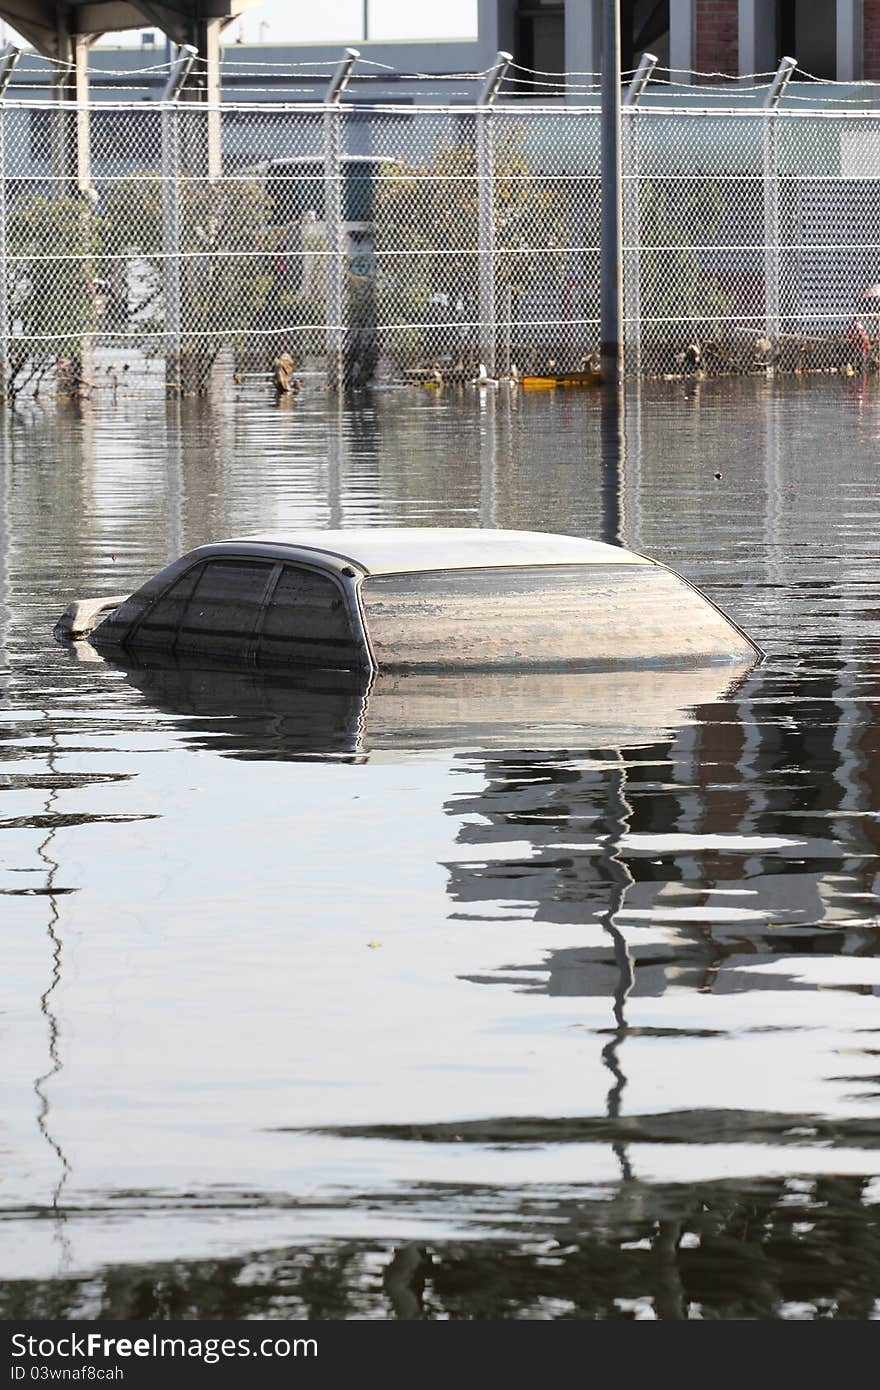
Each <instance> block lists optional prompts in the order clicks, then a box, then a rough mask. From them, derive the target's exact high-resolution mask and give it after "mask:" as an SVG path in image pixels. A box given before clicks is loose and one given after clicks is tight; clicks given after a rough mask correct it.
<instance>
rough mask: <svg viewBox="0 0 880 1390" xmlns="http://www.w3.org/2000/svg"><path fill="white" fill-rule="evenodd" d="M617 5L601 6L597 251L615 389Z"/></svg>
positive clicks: (607, 362) (608, 0) (609, 379)
mask: <svg viewBox="0 0 880 1390" xmlns="http://www.w3.org/2000/svg"><path fill="white" fill-rule="evenodd" d="M620 125H621V121H620V5H619V3H618V0H603V4H602V115H601V127H600V131H601V138H600V144H601V152H600V164H601V172H602V215H601V232H600V250H599V261H600V269H599V281H600V283H599V295H600V310H599V313H600V328H599V356H600V360H601V363H602V378H603V380H604V382H605V384H606V385H607V386H609V387H612V388H614V389H615V390H616V389H617V387H618V386H619V385H620V380H621V376H622V368H623V353H622V350H621V349H622V344H621V341H620V322H621V319H622V318H623V293H622V289H623V287H622V285H621V279H622V273H623V250H622V246H621V232H622V230H623V191H622V188H621V182H622V180H621V167H620Z"/></svg>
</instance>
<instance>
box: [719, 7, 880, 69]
mask: <svg viewBox="0 0 880 1390" xmlns="http://www.w3.org/2000/svg"><path fill="white" fill-rule="evenodd" d="M869 5H871V8H872V9H874V8H876V9H877V10H880V0H876V4H872V3H871V0H865V10H866V12H867V9H868V6H869ZM737 8H738V7H737V0H697V10H696V29H697V53H696V59H695V66H696V69H697V72H726V73H730V74H731V75H734V74H735V73H736V72H737V59H738V49H739V44H738V40H737ZM865 23H866V25H867V19H866V20H865ZM878 36H880V35H878Z"/></svg>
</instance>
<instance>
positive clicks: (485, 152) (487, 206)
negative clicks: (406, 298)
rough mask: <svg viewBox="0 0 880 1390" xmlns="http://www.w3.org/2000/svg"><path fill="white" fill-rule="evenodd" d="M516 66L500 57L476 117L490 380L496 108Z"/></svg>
mask: <svg viewBox="0 0 880 1390" xmlns="http://www.w3.org/2000/svg"><path fill="white" fill-rule="evenodd" d="M512 62H513V54H511V53H505V52H504V51H503V50H502V51H500V52H499V53H498V56H497V57H496V59H495V62H494V64H493V66H492V67H491V68H490V69H489V71H488V73H487V74H486V79H485V81H484V83H483V87H482V90H481V92H480V95H479V96H478V98H477V106H478V107H479V110H478V111H477V113H476V130H475V132H474V135H475V140H476V154H477V256H478V260H479V267H480V275H479V287H480V288H479V316H480V330H479V331H480V360H481V362H482V363H483V365H484V366H485V368H486V372H487V374H488V375H489V376H494V375H495V370H496V355H497V342H496V327H497V325H496V311H495V184H494V176H495V158H494V143H495V142H494V140H493V138H492V135H493V131H492V105H493V103H494V101H495V98H496V96H497V95H498V89H499V87H500V86H501V83H502V82H503V81H504V74H505V73H506V72H507V69H508V68H509V67H510V64H511V63H512Z"/></svg>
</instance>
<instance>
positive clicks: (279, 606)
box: [257, 565, 362, 667]
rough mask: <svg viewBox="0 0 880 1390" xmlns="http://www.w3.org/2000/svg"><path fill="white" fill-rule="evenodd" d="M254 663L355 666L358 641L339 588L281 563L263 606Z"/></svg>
mask: <svg viewBox="0 0 880 1390" xmlns="http://www.w3.org/2000/svg"><path fill="white" fill-rule="evenodd" d="M257 659H258V661H259V663H260V665H265V666H272V665H279V664H283V663H285V662H287V661H305V662H308V663H309V664H310V665H314V666H346V667H351V666H360V665H361V664H362V661H361V651H360V643H359V641H358V636H357V634H356V632H355V631H354V629H353V627H352V623H351V619H350V617H349V613H348V606H347V604H346V601H345V596H344V594H343V591H342V588H341V587H340V585H339V584H337V583H336V581H335V580H333V579H331V578H330V576H329V575H326V574H318V573H316V571H315V570H308V569H299V568H297V567H296V566H294V565H285V566H284V568H283V569H282V571H281V575H280V577H279V579H278V583H277V584H276V586H275V589H274V592H273V593H272V596H271V599H270V602H269V604H268V607H267V608H266V613H265V617H264V619H263V628H262V632H261V634H260V643H259V651H258V658H257Z"/></svg>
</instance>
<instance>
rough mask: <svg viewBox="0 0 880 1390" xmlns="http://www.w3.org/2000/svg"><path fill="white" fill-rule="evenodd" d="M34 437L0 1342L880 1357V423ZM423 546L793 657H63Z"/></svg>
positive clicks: (80, 427) (15, 534)
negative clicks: (633, 588)
mask: <svg viewBox="0 0 880 1390" xmlns="http://www.w3.org/2000/svg"><path fill="white" fill-rule="evenodd" d="M0 431H2V439H0V443H2V491H0V547H2V566H0V640H2V643H3V647H4V657H3V668H2V684H3V696H2V708H0V726H2V744H0V756H2V764H0V896H2V951H3V954H2V960H3V970H2V978H0V1046H2V1056H3V1062H2V1068H0V1218H2V1222H0V1315H2V1316H4V1317H6V1318H18V1317H36V1316H44V1317H56V1318H64V1317H71V1318H73V1317H89V1316H96V1317H97V1316H101V1317H170V1318H185V1317H217V1318H223V1317H237V1316H246V1317H295V1318H303V1317H312V1318H321V1317H337V1318H338V1317H360V1318H393V1317H425V1318H446V1317H454V1318H513V1319H525V1318H529V1319H531V1318H540V1319H554V1318H584V1317H586V1318H596V1317H599V1318H685V1317H688V1318H731V1317H737V1318H776V1317H779V1318H817V1317H832V1318H833V1317H843V1318H857V1319H867V1318H871V1317H877V1316H878V1315H880V1302H878V1300H880V1228H878V1212H880V951H878V947H880V910H878V903H880V900H878V886H880V885H878V878H877V875H878V867H880V864H878V852H880V825H878V816H880V747H878V744H880V714H878V709H880V707H878V700H880V669H878V659H880V571H878V557H880V525H878V520H880V515H878V513H880V501H878V461H880V383H878V382H876V381H875V380H873V379H870V380H868V381H866V382H864V381H859V380H849V381H847V380H843V379H840V378H812V379H806V378H804V379H803V380H800V381H798V380H794V381H785V382H779V383H773V382H772V381H764V380H761V381H757V380H749V381H744V382H708V381H705V382H698V381H694V382H688V383H682V382H674V383H657V384H654V385H645V386H643V387H642V388H641V391H640V392H638V393H635V392H633V393H631V394H630V395H629V396H628V398H627V401H626V405H625V410H624V412H623V418H622V419H621V420H618V419H614V418H607V417H606V418H604V419H603V418H602V410H601V407H600V402H599V399H598V397H597V396H595V395H592V394H581V393H576V392H570V393H569V392H559V393H557V394H554V395H552V396H551V395H544V394H541V395H539V396H525V397H521V396H516V395H513V394H511V393H510V392H509V391H508V390H506V389H503V390H499V391H491V390H490V391H478V390H475V389H471V390H467V389H465V390H462V391H461V392H459V393H455V394H449V395H445V394H438V393H436V392H428V391H421V390H415V389H414V390H401V391H386V392H382V393H377V394H376V395H375V396H374V397H373V398H372V399H371V400H370V401H369V402H366V403H364V404H363V406H362V407H361V408H355V409H351V410H346V409H342V408H340V407H338V406H337V404H336V403H335V402H328V398H327V397H326V395H325V394H324V393H323V391H321V390H320V389H319V388H318V387H316V386H314V387H309V386H307V387H306V388H305V389H304V391H303V394H302V395H301V396H300V397H299V398H297V399H295V400H293V401H292V402H290V403H289V405H288V406H287V408H285V407H284V406H281V407H279V406H277V405H276V404H275V402H274V400H272V399H270V398H269V397H268V396H265V395H262V394H261V393H260V392H259V391H258V390H256V389H255V388H253V387H251V386H248V385H243V386H240V387H239V388H237V394H230V395H229V396H228V397H226V398H225V399H224V400H223V401H222V402H221V403H220V404H219V405H217V406H215V407H213V408H210V407H209V406H207V405H206V404H204V403H199V402H194V403H183V404H182V405H166V404H165V403H164V402H161V401H156V400H146V399H138V398H137V397H135V396H132V397H130V398H126V397H125V396H123V395H122V394H121V393H120V396H119V399H118V400H117V402H116V404H115V405H111V404H110V403H107V402H105V403H103V404H101V406H100V407H96V408H95V409H94V411H93V412H91V413H90V412H89V409H88V408H85V409H83V410H82V411H80V412H76V411H74V410H72V409H70V408H68V407H56V406H55V405H54V404H49V403H43V404H42V405H39V404H38V405H35V406H28V407H23V408H22V409H21V410H20V411H19V412H18V413H15V414H12V415H7V416H5V417H3V420H2V424H0ZM717 473H720V474H721V477H720V478H718V477H716V476H715V475H716V474H717ZM383 524H384V525H412V526H419V525H432V524H438V525H479V524H482V525H498V526H509V527H523V528H535V529H547V530H554V531H563V532H571V533H574V534H587V535H602V534H606V535H607V534H609V533H610V532H613V531H614V530H615V529H618V528H619V529H620V530H621V531H622V533H623V535H624V537H625V539H626V541H627V543H628V544H630V545H632V546H633V547H635V548H637V549H641V550H644V551H645V552H646V553H648V554H650V555H653V556H656V557H657V558H659V559H661V560H663V561H665V562H667V563H669V564H671V565H672V566H673V567H675V568H677V569H679V570H680V571H681V572H682V573H683V574H685V575H686V576H687V577H688V578H689V579H691V580H693V581H695V582H696V583H697V584H699V585H701V586H703V587H704V588H705V589H706V590H707V591H708V593H709V594H710V595H711V596H712V597H713V598H714V599H715V600H716V601H717V602H719V603H720V604H721V605H722V606H723V607H725V608H726V609H727V611H729V612H730V614H731V615H732V616H733V617H734V618H735V619H736V620H737V621H738V622H739V623H740V624H741V625H742V626H744V627H745V628H746V629H747V630H748V631H749V632H750V633H751V634H752V635H753V636H754V637H755V638H756V640H757V641H758V642H760V644H761V645H762V646H763V647H764V648H765V649H766V652H767V659H766V662H765V663H764V664H763V665H762V666H760V667H759V668H757V669H755V670H753V671H752V672H751V673H749V674H747V675H746V676H745V677H744V679H742V680H740V681H739V682H738V683H737V682H734V683H733V684H732V685H731V684H730V681H729V679H728V678H729V675H730V673H725V672H724V671H723V670H720V669H718V668H716V669H714V670H713V671H711V672H708V673H707V672H703V673H691V674H688V673H677V674H676V673H668V674H667V675H665V676H655V677H652V678H643V679H640V678H637V677H634V676H633V675H632V674H631V673H626V672H618V673H611V674H609V675H607V676H600V675H592V676H581V677H577V678H574V677H558V676H557V677H554V678H550V677H547V678H534V679H533V683H532V684H531V685H530V684H529V679H532V678H528V679H526V678H524V679H523V680H520V681H516V680H509V681H507V682H505V681H503V680H502V679H501V678H498V677H495V678H492V679H488V678H483V679H482V680H474V681H473V682H472V683H471V682H465V683H461V682H455V681H452V680H434V681H433V682H431V681H425V680H422V679H419V680H416V679H412V680H411V681H400V682H397V683H394V682H391V683H388V684H386V685H384V686H383V685H380V687H379V689H378V690H377V692H376V694H375V698H374V697H373V696H371V697H370V700H369V701H368V702H367V706H366V708H364V705H363V701H362V699H360V697H359V693H358V692H357V691H356V690H354V691H352V690H351V689H347V688H343V687H341V686H340V685H339V684H338V683H336V684H332V683H330V682H327V681H322V680H317V681H315V680H308V681H300V680H297V679H295V678H291V679H288V680H287V681H283V680H274V681H272V680H268V679H267V680H265V681H263V682H262V683H259V682H257V681H256V680H254V679H251V678H249V677H247V676H244V675H236V674H233V673H223V672H192V671H188V672H187V671H183V672H174V671H164V672H161V671H153V672H138V671H134V670H133V671H130V672H126V671H125V670H121V669H117V668H114V667H111V666H109V665H106V664H104V663H103V662H101V661H99V660H93V661H86V660H82V659H77V658H76V656H75V654H72V653H70V652H68V651H66V650H64V649H62V648H61V647H59V646H57V645H56V644H55V643H54V642H53V640H52V635H51V632H52V625H53V622H54V621H55V619H56V617H57V616H58V614H59V613H60V611H61V609H62V608H63V607H64V606H65V605H66V603H67V602H68V601H69V600H70V599H71V598H74V597H84V596H92V595H97V594H114V593H125V592H127V591H129V590H130V589H131V588H132V587H134V586H135V585H136V584H137V583H138V582H140V581H141V580H142V579H143V578H145V577H146V576H147V575H148V574H150V573H152V572H153V571H155V570H156V569H157V568H159V567H160V566H161V565H162V564H164V563H165V562H166V561H167V560H169V559H170V558H172V557H174V556H176V555H177V554H179V553H180V552H181V551H182V550H184V549H187V548H190V547H192V546H194V545H196V544H198V543H200V542H202V541H205V540H208V539H211V538H216V537H219V536H224V535H234V534H240V533H247V532H253V531H256V530H258V529H261V528H264V527H271V528H273V529H277V528H282V527H294V526H299V525H303V526H324V525H326V526H338V525H342V526H347V525H350V526H355V525H357V526H361V525H383ZM86 655H87V652H86Z"/></svg>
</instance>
